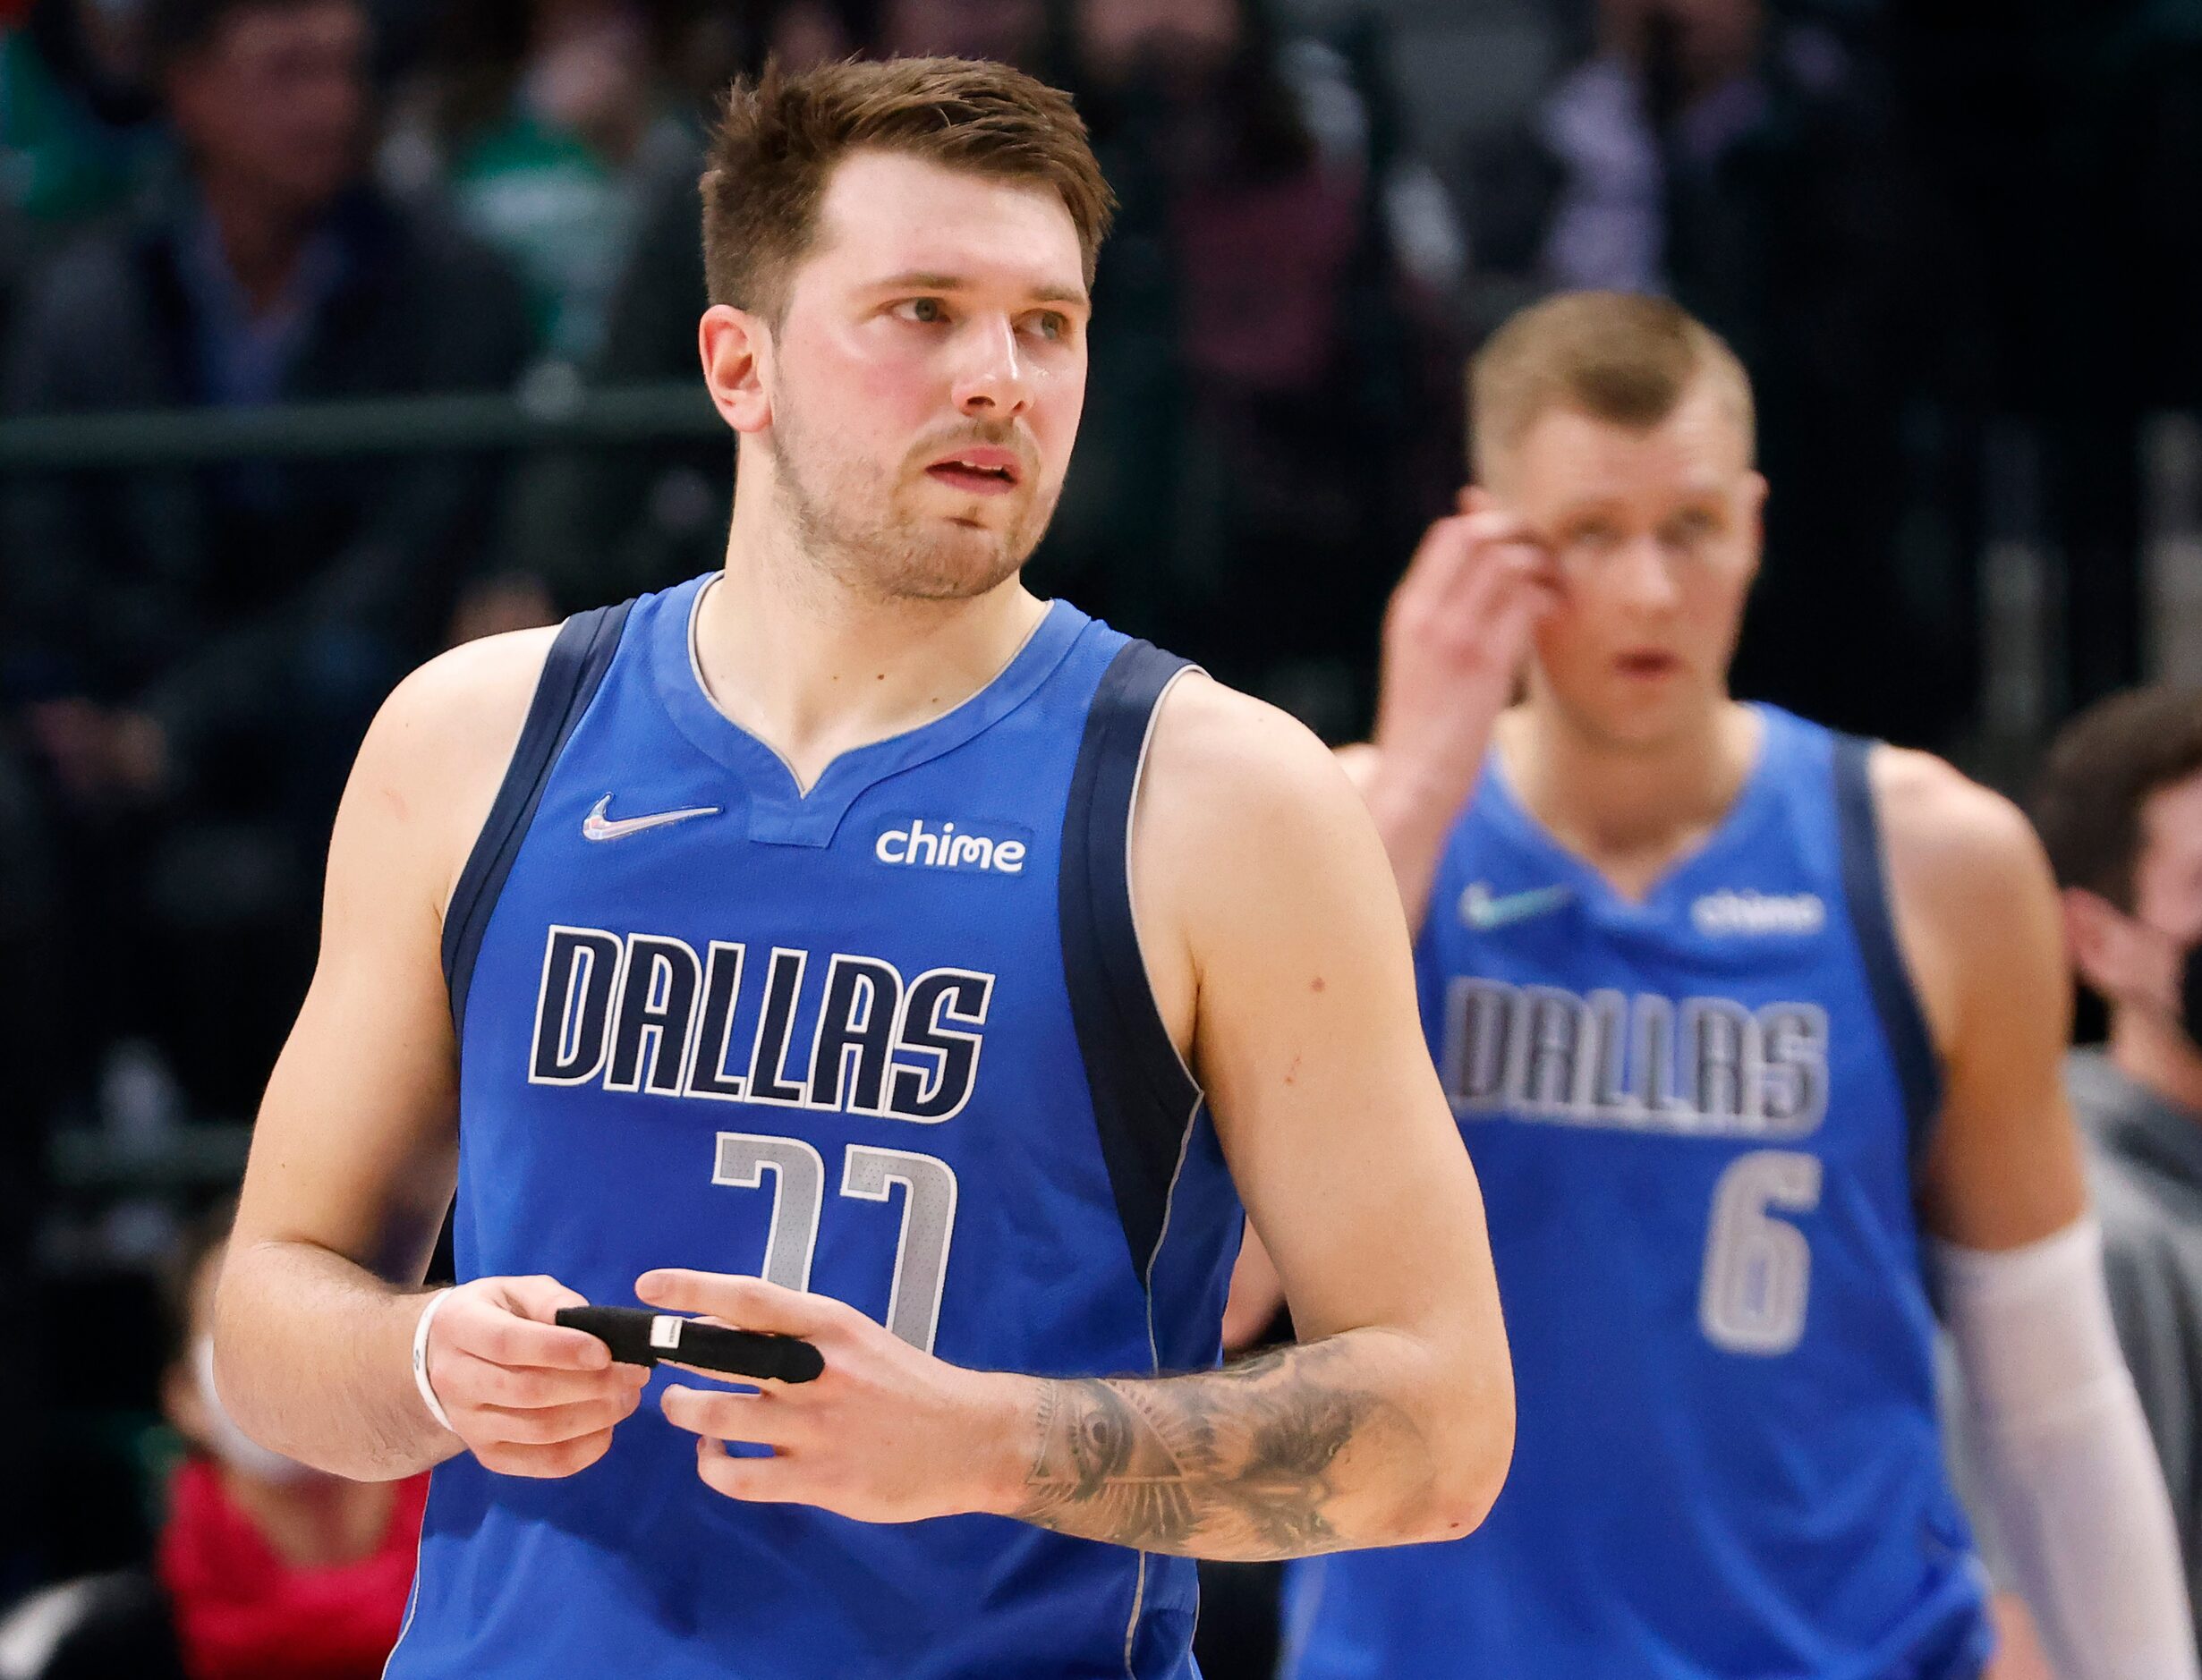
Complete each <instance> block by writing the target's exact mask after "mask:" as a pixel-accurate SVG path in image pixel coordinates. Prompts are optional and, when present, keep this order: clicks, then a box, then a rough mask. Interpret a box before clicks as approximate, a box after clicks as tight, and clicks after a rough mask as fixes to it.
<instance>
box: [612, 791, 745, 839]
mask: <svg viewBox="0 0 2202 1680" xmlns="http://www.w3.org/2000/svg"><path fill="white" fill-rule="evenodd" d="M611 805H612V796H611V795H610V794H609V793H607V794H605V795H604V797H603V798H602V799H599V801H597V808H596V809H595V810H592V811H591V812H590V813H589V814H588V815H587V816H586V817H584V818H582V823H581V837H582V839H584V840H617V839H619V838H621V837H622V836H626V835H631V834H640V833H642V830H643V829H645V828H662V827H665V826H666V825H667V823H675V822H686V821H687V820H688V819H690V818H691V817H716V816H718V806H716V805H691V806H690V807H689V808H688V809H687V810H659V811H652V812H651V813H650V815H649V816H647V817H620V818H616V819H615V818H608V817H607V816H605V814H604V813H605V812H606V811H608V810H610V809H611Z"/></svg>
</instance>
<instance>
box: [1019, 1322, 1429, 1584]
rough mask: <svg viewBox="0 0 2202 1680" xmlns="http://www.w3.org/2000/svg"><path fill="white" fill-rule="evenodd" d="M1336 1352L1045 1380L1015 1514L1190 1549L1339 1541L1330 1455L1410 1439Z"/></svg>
mask: <svg viewBox="0 0 2202 1680" xmlns="http://www.w3.org/2000/svg"><path fill="white" fill-rule="evenodd" d="M1344 1352H1345V1350H1343V1349H1340V1348H1337V1347H1335V1346H1332V1345H1329V1344H1326V1343H1314V1344H1311V1345H1307V1346H1305V1347H1286V1348H1279V1349H1276V1350H1274V1351H1272V1352H1271V1353H1263V1354H1261V1355H1259V1356H1257V1357H1255V1358H1253V1359H1249V1360H1246V1361H1243V1362H1240V1363H1237V1364H1235V1365H1228V1366H1226V1367H1224V1369H1222V1370H1217V1371H1210V1372H1206V1373H1204V1374H1202V1375H1199V1376H1191V1377H1173V1378H1169V1379H1163V1380H1152V1379H1147V1380H1143V1379H1127V1380H1110V1379H1100V1378H1085V1379H1058V1380H1054V1381H1050V1382H1048V1383H1046V1384H1045V1385H1044V1386H1043V1387H1042V1388H1041V1397H1040V1400H1039V1409H1040V1416H1039V1424H1040V1441H1041V1444H1040V1450H1039V1455H1038V1456H1037V1457H1036V1458H1035V1460H1034V1461H1033V1467H1032V1471H1031V1472H1030V1474H1029V1475H1028V1477H1027V1478H1026V1483H1025V1488H1026V1498H1025V1499H1024V1504H1023V1505H1022V1506H1021V1507H1020V1508H1019V1509H1018V1511H1017V1512H1016V1515H1018V1516H1019V1517H1022V1518H1023V1519H1024V1521H1025V1522H1027V1523H1037V1524H1039V1525H1040V1526H1041V1527H1042V1528H1049V1529H1054V1530H1056V1531H1058V1532H1061V1533H1066V1534H1076V1535H1081V1536H1084V1538H1086V1539H1089V1540H1113V1541H1115V1542H1117V1543H1118V1544H1119V1545H1123V1546H1135V1547H1138V1548H1141V1549H1143V1550H1146V1551H1161V1552H1178V1553H1186V1554H1190V1555H1194V1556H1197V1557H1222V1558H1241V1559H1260V1558H1276V1557H1304V1556H1305V1555H1307V1554H1309V1553H1311V1552H1322V1551H1330V1550H1333V1549H1335V1548H1338V1547H1340V1546H1345V1545H1348V1544H1351V1543H1353V1542H1352V1540H1351V1537H1350V1536H1348V1535H1347V1534H1344V1533H1342V1532H1339V1529H1338V1528H1337V1527H1336V1526H1335V1525H1334V1521H1333V1519H1334V1516H1335V1514H1336V1513H1335V1507H1336V1506H1337V1504H1338V1501H1339V1497H1340V1493H1341V1488H1340V1486H1339V1481H1338V1479H1337V1474H1336V1472H1337V1469H1338V1465H1339V1459H1340V1457H1341V1456H1342V1455H1345V1454H1346V1453H1347V1452H1348V1449H1349V1448H1354V1447H1358V1446H1362V1445H1369V1446H1372V1447H1376V1448H1377V1449H1378V1450H1398V1449H1399V1448H1400V1447H1408V1448H1410V1449H1416V1450H1418V1449H1419V1448H1420V1447H1421V1444H1422V1443H1421V1435H1420V1431H1419V1430H1416V1428H1415V1427H1414V1424H1413V1422H1412V1421H1411V1420H1409V1419H1408V1418H1407V1414H1406V1413H1404V1412H1403V1411H1402V1410H1401V1409H1400V1408H1399V1406H1397V1405H1396V1404H1392V1403H1391V1402H1390V1401H1388V1400H1386V1399H1384V1398H1383V1397H1382V1396H1378V1395H1375V1394H1372V1393H1370V1392H1367V1391H1366V1390H1365V1389H1364V1388H1362V1387H1358V1386H1356V1385H1355V1384H1354V1383H1352V1382H1351V1380H1350V1379H1348V1375H1347V1373H1346V1371H1345V1370H1342V1369H1340V1368H1341V1367H1343V1366H1345V1365H1347V1364H1348V1363H1349V1362H1348V1360H1346V1359H1344V1358H1342V1357H1340V1355H1341V1354H1343V1353H1344ZM1380 1436H1381V1437H1382V1440H1381V1441H1378V1440H1376V1439H1375V1438H1377V1437H1380Z"/></svg>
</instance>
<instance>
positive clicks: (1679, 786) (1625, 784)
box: [1499, 698, 1761, 898]
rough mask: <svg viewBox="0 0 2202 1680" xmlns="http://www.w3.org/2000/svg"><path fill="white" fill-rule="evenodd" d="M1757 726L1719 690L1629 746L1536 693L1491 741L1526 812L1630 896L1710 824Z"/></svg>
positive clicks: (1744, 775) (1748, 756)
mask: <svg viewBox="0 0 2202 1680" xmlns="http://www.w3.org/2000/svg"><path fill="white" fill-rule="evenodd" d="M1760 734H1761V729H1760V725H1759V721H1758V718H1757V717H1756V715H1755V714H1754V713H1752V712H1751V711H1750V710H1748V709H1747V708H1745V707H1742V706H1739V705H1738V704H1736V703H1735V702H1734V701H1732V700H1726V699H1723V700H1721V701H1720V702H1719V703H1717V704H1716V705H1714V706H1712V707H1709V708H1707V709H1706V711H1705V715H1704V717H1702V718H1701V719H1700V720H1698V721H1697V722H1696V723H1695V724H1694V725H1692V726H1691V727H1688V728H1687V729H1683V730H1679V731H1677V732H1676V733H1675V734H1673V735H1671V737H1669V738H1668V739H1666V740H1664V741H1662V742H1659V743H1657V744H1656V745H1653V746H1638V745H1634V744H1630V743H1625V742H1616V741H1612V740H1611V739H1605V738H1601V737H1600V736H1598V735H1596V734H1593V733H1591V732H1589V731H1586V730H1584V729H1583V728H1581V727H1580V726H1578V725H1577V724H1576V723H1575V722H1574V721H1573V720H1571V719H1570V718H1569V717H1567V715H1566V714H1565V713H1564V712H1563V711H1562V710H1561V708H1560V707H1559V706H1557V705H1555V704H1552V702H1551V701H1550V700H1549V698H1545V699H1532V700H1531V701H1530V702H1529V703H1528V704H1527V705H1525V706H1519V707H1517V708H1515V709H1514V710H1513V711H1512V712H1510V713H1509V715H1508V717H1507V718H1506V720H1505V722H1504V724H1503V725H1501V730H1500V735H1499V751H1500V757H1501V760H1502V761H1503V763H1504V764H1505V767H1506V773H1507V777H1508V779H1509V782H1510V783H1511V784H1512V785H1513V787H1514V790H1515V793H1516V794H1517V796H1518V798H1519V799H1520V800H1521V802H1522V803H1523V805H1524V806H1525V807H1526V809H1527V810H1528V811H1529V812H1530V814H1531V815H1532V816H1534V817H1535V818H1536V819H1537V820H1538V821H1539V822H1541V823H1542V824H1543V826H1544V827H1545V828H1546V829H1548V830H1549V831H1550V832H1551V833H1552V836H1553V837H1554V838H1555V839H1557V840H1559V841H1560V844H1562V845H1564V846H1566V847H1567V848H1568V849H1569V851H1571V852H1574V853H1577V855H1578V856H1580V857H1582V858H1583V859H1584V860H1585V861H1587V862H1588V863H1590V864H1591V865H1592V866H1593V867H1594V868H1595V869H1596V870H1598V871H1599V872H1600V873H1601V874H1603V876H1605V877H1606V878H1607V879H1608V880H1610V881H1611V882H1612V884H1613V887H1614V889H1615V890H1616V891H1617V892H1620V893H1621V894H1622V895H1624V896H1627V897H1631V898H1636V897H1641V896H1642V895H1644V894H1645V893H1646V892H1648V891H1650V889H1651V887H1652V886H1653V885H1654V883H1655V882H1656V881H1657V880H1658V879H1659V878H1660V877H1661V876H1662V874H1664V873H1665V872H1666V870H1668V869H1669V868H1670V867H1671V866H1672V865H1673V864H1674V863H1675V862H1676V861H1678V860H1679V859H1680V858H1681V857H1682V856H1683V855H1685V854H1686V853H1689V852H1691V851H1693V850H1695V849H1696V847H1697V846H1698V845H1700V844H1703V843H1704V842H1705V837H1706V836H1708V835H1710V834H1711V833H1712V831H1713V829H1714V828H1716V827H1719V825H1720V823H1721V820H1722V819H1723V818H1724V817H1726V816H1727V814H1728V811H1729V809H1730V807H1731V806H1732V805H1733V804H1734V803H1735V802H1736V797H1737V795H1738V794H1739V793H1740V792H1741V791H1742V788H1743V785H1744V783H1745V782H1746V781H1747V779H1748V778H1749V776H1750V774H1751V767H1752V765H1753V764H1754V763H1755V762H1756V759H1757V755H1758V748H1759V736H1760Z"/></svg>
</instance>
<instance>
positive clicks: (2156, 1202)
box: [2034, 683, 2202, 1598]
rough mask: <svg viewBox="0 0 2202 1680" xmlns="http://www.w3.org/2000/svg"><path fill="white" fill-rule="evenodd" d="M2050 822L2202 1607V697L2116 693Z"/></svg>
mask: <svg viewBox="0 0 2202 1680" xmlns="http://www.w3.org/2000/svg"><path fill="white" fill-rule="evenodd" d="M2034 823H2035V827H2036V828H2037V829H2038V830H2039V831H2040V834H2041V836H2042V843H2043V844H2044V845H2045V847H2046V848H2047V850H2048V853H2049V861H2050V863H2051V864H2052V865H2053V867H2054V868H2055V870H2056V874H2057V881H2058V884H2059V885H2060V886H2061V887H2062V888H2063V900H2064V929H2065V935H2066V938H2067V940H2068V942H2069V944H2070V949H2071V955H2072V963H2073V966H2074V967H2075V968H2076V969H2077V970H2078V971H2079V977H2080V979H2081V980H2084V981H2086V982H2087V987H2088V988H2089V989H2090V990H2092V991H2093V992H2095V993H2096V996H2098V997H2101V998H2102V999H2103V1001H2104V1004H2105V1005H2107V1006H2108V1008H2109V1012H2110V1022H2109V1026H2110V1032H2109V1041H2108V1042H2107V1043H2106V1044H2104V1045H2103V1046H2101V1047H2100V1048H2089V1049H2084V1050H2079V1051H2075V1052H2074V1053H2073V1055H2072V1057H2071V1059H2070V1062H2069V1063H2067V1065H2066V1070H2065V1082H2066V1088H2067V1089H2068V1090H2069V1091H2070V1094H2071V1099H2072V1106H2073V1107H2074V1108H2075V1109H2076V1110H2077V1111H2078V1112H2079V1117H2080V1119H2081V1121H2082V1123H2083V1129H2084V1132H2085V1133H2086V1135H2087V1139H2088V1141H2089V1142H2090V1143H2091V1144H2092V1145H2093V1148H2092V1150H2090V1165H2091V1167H2093V1169H2094V1170H2093V1176H2094V1182H2095V1198H2096V1209H2097V1215H2098V1217H2099V1218H2100V1219H2101V1220H2102V1224H2103V1246H2104V1259H2105V1261H2106V1264H2107V1269H2108V1273H2109V1278H2110V1300H2111V1308H2112V1311H2113V1313H2114V1315H2115V1316H2116V1319H2117V1322H2118V1336H2119V1340H2120V1341H2121V1343H2123V1344H2124V1346H2125V1353H2126V1362H2127V1363H2128V1364H2129V1365H2130V1367H2131V1369H2132V1371H2133V1382H2134V1386H2135V1387H2136V1388H2138V1390H2139V1391H2140V1396H2141V1409H2142V1410H2143V1411H2144V1412H2145V1413H2147V1416H2148V1426H2149V1430H2150V1431H2151V1432H2152V1433H2153V1434H2154V1435H2155V1441H2156V1452H2157V1455H2158V1456H2159V1458H2160V1459H2161V1460H2162V1462H2163V1464H2164V1481H2165V1483H2166V1484H2167V1485H2168V1487H2169V1488H2170V1489H2171V1494H2172V1511H2173V1513H2174V1514H2175V1515H2177V1517H2178V1519H2179V1531H2180V1541H2181V1548H2182V1549H2183V1550H2184V1552H2185V1554H2186V1558H2187V1577H2188V1588H2189V1594H2190V1595H2193V1596H2195V1597H2198V1598H2202V1594H2198V1593H2197V1592H2196V1589H2197V1587H2198V1586H2202V1412H2198V1406H2202V689H2195V688H2189V687H2183V686H2180V685H2176V684H2172V683H2164V684H2159V685H2157V686H2155V687H2151V688H2145V689H2136V690H2133V691H2131V692H2128V693H2123V694H2118V695H2113V696H2112V697H2111V698H2110V699H2108V700H2099V701H2097V702H2096V704H2095V705H2094V706H2091V707H2089V708H2087V710H2086V711H2084V712H2082V713H2081V714H2080V715H2079V717H2076V718H2074V719H2073V720H2072V721H2071V722H2070V724H2068V725H2065V727H2064V728H2063V730H2062V732H2061V733H2060V734H2058V736H2057V739H2056V741H2055V742H2054V744H2053V746H2052V747H2051V748H2050V751H2049V757H2048V759H2047V762H2046V763H2045V766H2044V768H2043V769H2042V773H2041V776H2040V779H2039V782H2038V783H2037V785H2036V789H2035V793H2034Z"/></svg>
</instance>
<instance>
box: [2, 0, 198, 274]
mask: <svg viewBox="0 0 2202 1680" xmlns="http://www.w3.org/2000/svg"><path fill="white" fill-rule="evenodd" d="M143 19H144V4H143V0H34V3H33V4H30V5H28V6H27V7H26V9H25V13H24V15H23V16H22V18H21V20H20V21H16V22H14V23H13V25H12V26H11V25H9V24H7V23H6V22H4V21H0V217H4V216H7V215H8V214H9V213H10V212H12V213H13V215H14V216H16V217H18V218H20V222H21V226H20V230H19V231H20V233H21V237H22V239H23V240H24V241H25V242H30V241H33V240H35V241H37V242H40V243H50V242H53V241H54V240H55V238H57V237H58V236H59V235H60V234H62V233H65V232H66V231H67V230H69V229H71V228H73V227H76V226H79V225H82V224H84V223H86V222H88V221H90V220H92V219H94V218H95V217H97V216H101V215H104V214H105V213H106V212H107V211H110V210H113V209H115V208H119V207H120V206H121V205H122V204H123V202H124V201H125V200H126V199H128V198H129V197H130V195H131V194H132V193H133V192H135V191H138V190H139V189H140V188H141V187H143V186H144V185H145V183H146V182H147V181H148V180H149V178H150V176H151V175H152V174H153V172H154V171H155V169H156V168H157V166H158V164H159V161H160V159H161V158H162V157H163V156H164V155H165V147H164V141H165V140H166V135H165V134H164V132H163V131H162V129H161V126H160V123H159V122H158V120H157V119H158V115H159V112H158V107H157V103H156V101H155V99H154V98H153V91H152V88H151V85H150V81H149V77H148V76H147V74H146V64H145V54H144V43H143V27H142V26H143ZM4 231H5V230H4V228H0V233H4Z"/></svg>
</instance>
